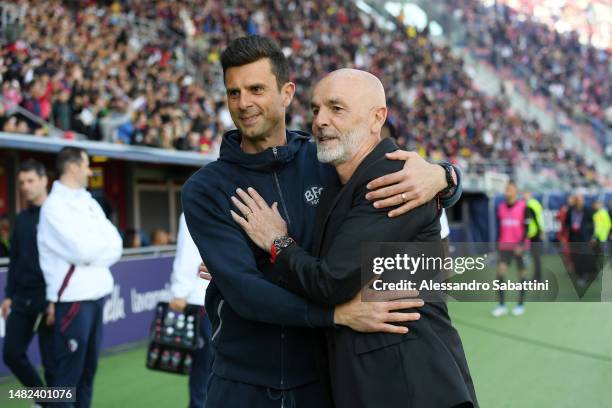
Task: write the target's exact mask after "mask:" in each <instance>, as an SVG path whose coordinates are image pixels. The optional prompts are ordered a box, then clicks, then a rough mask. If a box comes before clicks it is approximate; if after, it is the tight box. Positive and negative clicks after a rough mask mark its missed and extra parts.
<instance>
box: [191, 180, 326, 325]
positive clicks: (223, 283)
mask: <svg viewBox="0 0 612 408" xmlns="http://www.w3.org/2000/svg"><path fill="white" fill-rule="evenodd" d="M194 177H197V174H196V176H194ZM194 177H192V178H191V179H190V180H188V181H187V183H186V184H185V186H184V187H183V193H182V198H183V208H184V209H185V218H186V221H187V226H188V228H189V232H190V233H191V236H192V238H193V240H194V242H195V243H196V246H197V247H198V249H199V251H200V255H201V256H202V259H203V260H204V262H205V263H206V265H207V267H208V270H209V271H210V272H211V274H212V276H213V280H212V283H211V285H216V286H217V287H218V288H219V291H220V292H221V294H222V295H223V298H224V299H225V300H226V301H227V302H228V304H229V305H230V306H231V307H232V309H234V311H236V313H238V314H239V315H240V316H241V317H242V318H244V319H248V320H254V321H260V322H265V323H272V324H280V325H288V326H302V327H334V324H333V310H332V309H324V308H320V307H318V306H316V305H314V304H311V303H308V302H307V301H306V300H304V299H302V298H301V297H299V296H297V295H295V294H293V293H291V292H289V291H288V290H286V289H283V288H281V287H280V286H277V285H275V284H274V283H272V282H270V281H268V280H266V279H265V278H264V275H263V274H262V273H261V272H260V271H259V270H258V268H257V263H256V260H255V256H254V254H253V252H252V249H251V247H250V246H249V244H248V242H249V240H248V237H247V236H246V235H245V234H244V233H243V232H242V230H240V227H239V226H238V225H237V224H236V223H235V222H234V221H233V220H232V218H231V215H230V202H229V199H225V200H224V198H223V197H224V196H225V194H223V193H221V192H220V191H217V193H216V194H213V193H209V192H208V191H207V188H205V187H204V186H202V185H201V183H200V182H199V180H194ZM220 197H221V198H220ZM221 200H224V201H225V202H221Z"/></svg>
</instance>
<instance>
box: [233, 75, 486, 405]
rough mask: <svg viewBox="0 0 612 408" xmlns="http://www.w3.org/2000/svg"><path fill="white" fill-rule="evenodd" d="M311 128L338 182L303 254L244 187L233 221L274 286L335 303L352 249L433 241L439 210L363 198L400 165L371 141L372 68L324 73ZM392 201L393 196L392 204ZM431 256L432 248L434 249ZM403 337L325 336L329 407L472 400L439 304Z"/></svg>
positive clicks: (352, 280) (347, 291)
mask: <svg viewBox="0 0 612 408" xmlns="http://www.w3.org/2000/svg"><path fill="white" fill-rule="evenodd" d="M312 113H313V116H314V119H313V124H312V133H313V135H314V137H315V141H316V144H317V157H318V159H319V161H321V162H324V163H330V164H332V165H333V166H335V168H336V171H337V173H338V176H339V182H338V184H337V185H335V186H330V187H328V188H327V189H325V191H324V192H323V195H322V197H321V202H320V206H319V208H318V211H317V217H316V220H314V223H315V225H316V226H315V233H314V234H315V238H314V245H313V251H312V254H310V253H308V252H307V251H306V250H304V249H302V248H301V247H300V246H299V244H298V243H296V242H295V240H293V239H292V238H291V237H290V236H288V235H287V226H286V223H285V221H284V220H283V218H282V217H281V215H280V213H279V212H278V209H277V206H276V204H275V203H274V204H272V206H270V205H269V204H270V203H266V202H265V201H264V200H263V198H262V197H261V196H259V194H258V193H257V192H256V191H255V190H253V189H249V191H248V193H247V192H240V193H238V195H239V197H240V200H238V199H237V198H236V197H235V198H234V203H235V204H236V207H237V208H238V212H239V213H240V214H239V213H238V212H233V211H232V217H233V218H234V220H235V221H236V222H237V223H238V224H239V225H240V226H241V227H242V228H243V229H244V231H245V232H246V233H247V234H248V236H249V237H250V238H251V239H252V240H253V242H254V243H255V244H256V245H257V246H259V247H260V248H261V249H263V250H266V251H268V252H269V253H270V255H271V258H272V260H273V261H274V262H275V266H276V268H275V270H276V273H277V276H276V283H277V284H279V285H281V286H283V287H285V288H287V289H289V290H292V291H294V292H295V293H297V294H298V295H300V296H303V297H305V298H307V299H310V300H311V301H313V302H314V303H317V304H319V305H321V306H325V307H329V306H334V305H338V304H342V303H344V302H346V301H347V300H349V299H351V298H353V297H354V296H355V294H357V293H358V292H359V291H360V290H362V286H363V284H362V276H361V259H362V256H361V255H362V254H361V253H360V249H361V247H362V244H363V243H366V242H397V243H400V242H418V243H426V244H429V245H431V246H435V245H436V244H438V246H439V247H440V249H441V246H440V245H439V244H440V222H439V214H440V207H439V205H438V203H437V202H436V200H431V201H429V202H426V203H425V204H423V205H421V206H420V207H418V208H416V209H414V210H413V211H411V212H410V213H406V214H404V215H402V216H400V217H397V218H389V217H388V216H387V214H386V212H385V211H383V210H381V209H378V208H375V207H373V206H372V205H371V204H369V202H368V201H367V200H366V199H365V194H366V193H367V185H368V183H369V182H370V181H371V180H373V179H375V178H376V177H379V176H381V175H383V174H386V173H389V172H393V171H395V170H397V169H399V168H401V166H402V164H401V163H398V162H395V161H392V160H388V159H387V157H386V155H387V154H389V153H391V152H393V151H395V150H397V149H398V147H397V146H396V145H395V143H394V142H393V141H391V140H390V139H384V140H383V139H382V138H381V129H382V127H383V124H384V122H385V120H386V116H387V108H386V102H385V91H384V88H383V85H382V84H381V82H380V81H379V80H378V78H376V77H375V76H374V75H372V74H370V73H367V72H364V71H358V70H354V69H341V70H338V71H334V72H332V73H330V74H329V75H327V76H326V77H324V78H323V79H322V80H321V81H320V82H319V83H318V84H317V85H316V87H315V89H314V92H313V97H312ZM399 204H400V203H399V202H398V205H399ZM440 255H441V252H440ZM418 312H420V315H421V318H420V320H418V321H415V322H410V323H403V324H402V325H404V326H405V329H406V330H405V331H404V332H403V334H389V333H358V332H356V331H353V330H351V329H350V328H348V327H341V326H338V327H336V328H333V329H328V330H327V333H326V339H327V351H328V355H329V374H330V376H331V385H332V386H331V388H332V394H333V399H334V404H335V406H336V408H372V407H385V408H396V407H397V408H406V407H416V408H449V407H455V408H457V407H461V408H463V407H478V402H477V399H476V393H475V390H474V385H473V382H472V379H471V376H470V372H469V369H468V364H467V361H466V358H465V354H464V351H463V347H462V344H461V339H460V337H459V334H458V333H457V331H456V330H455V329H454V327H453V326H452V323H451V320H450V317H449V315H448V309H447V306H446V304H445V303H444V302H442V301H440V302H427V303H426V304H425V305H424V306H423V307H422V308H419V310H418Z"/></svg>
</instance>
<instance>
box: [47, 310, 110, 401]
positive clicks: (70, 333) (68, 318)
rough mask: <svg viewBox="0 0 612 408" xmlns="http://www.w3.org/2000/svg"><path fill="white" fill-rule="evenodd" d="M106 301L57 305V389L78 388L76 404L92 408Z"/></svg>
mask: <svg viewBox="0 0 612 408" xmlns="http://www.w3.org/2000/svg"><path fill="white" fill-rule="evenodd" d="M103 308H104V299H103V298H102V299H98V300H88V301H80V302H59V303H56V304H55V332H54V333H55V365H56V372H55V377H56V378H55V384H54V385H55V386H56V387H76V394H75V395H76V403H74V404H73V403H69V404H62V405H60V404H56V405H55V406H58V407H59V406H62V407H79V408H81V407H83V408H87V407H90V406H91V398H92V395H93V382H94V376H95V374H96V368H97V366H98V356H99V354H100V347H101V345H102V312H103Z"/></svg>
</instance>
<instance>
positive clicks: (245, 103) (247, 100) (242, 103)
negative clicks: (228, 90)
mask: <svg viewBox="0 0 612 408" xmlns="http://www.w3.org/2000/svg"><path fill="white" fill-rule="evenodd" d="M252 104H253V101H252V99H251V97H250V96H249V94H248V93H247V92H241V93H240V100H239V101H238V107H239V108H240V109H242V110H245V109H248V108H249V107H250V106H251V105H252Z"/></svg>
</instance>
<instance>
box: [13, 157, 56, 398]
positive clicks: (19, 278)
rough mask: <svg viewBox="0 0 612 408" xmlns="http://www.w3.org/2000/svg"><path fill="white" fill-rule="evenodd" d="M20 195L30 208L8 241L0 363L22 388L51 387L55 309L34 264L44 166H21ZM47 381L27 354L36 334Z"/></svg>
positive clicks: (43, 196) (44, 187) (27, 163)
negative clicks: (3, 363)
mask: <svg viewBox="0 0 612 408" xmlns="http://www.w3.org/2000/svg"><path fill="white" fill-rule="evenodd" d="M17 178H18V182H19V190H20V192H21V194H22V196H23V197H24V198H25V199H26V200H27V202H28V207H27V208H26V209H25V210H23V211H21V212H20V213H19V214H18V215H17V217H16V218H15V228H14V231H13V235H12V237H11V255H10V263H9V269H8V274H7V279H6V287H5V288H4V294H5V298H4V301H3V302H2V306H1V309H2V317H3V318H5V319H6V336H5V338H4V349H3V353H2V356H3V359H4V362H5V363H6V365H7V367H9V368H10V370H11V371H12V372H13V374H14V375H15V377H17V379H18V380H19V382H21V384H22V385H23V386H25V387H44V386H45V385H47V386H51V385H52V384H53V368H54V362H53V352H54V350H53V318H54V316H53V308H52V307H51V308H50V307H49V304H48V303H47V300H46V296H45V279H44V277H43V272H42V270H41V269H40V264H39V261H38V247H37V244H36V229H37V227H38V220H39V217H40V207H41V206H42V205H43V203H44V202H45V200H46V199H47V182H48V179H47V173H46V171H45V167H44V166H43V165H42V164H41V163H39V162H37V161H34V160H28V161H25V162H23V163H22V164H21V166H20V167H19V172H18V175H17ZM35 334H38V347H39V350H40V356H41V360H42V365H43V370H44V377H45V381H44V382H43V380H42V379H41V377H40V375H39V374H38V371H37V370H36V368H35V367H34V366H32V363H31V362H30V360H29V359H28V355H27V351H28V347H29V346H30V343H31V342H32V339H33V338H34V335H35Z"/></svg>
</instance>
